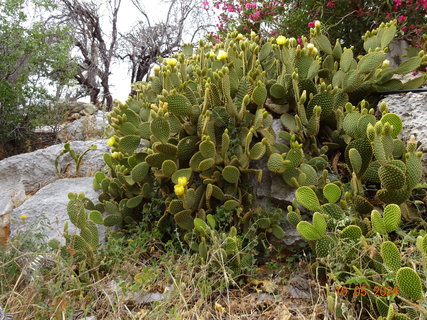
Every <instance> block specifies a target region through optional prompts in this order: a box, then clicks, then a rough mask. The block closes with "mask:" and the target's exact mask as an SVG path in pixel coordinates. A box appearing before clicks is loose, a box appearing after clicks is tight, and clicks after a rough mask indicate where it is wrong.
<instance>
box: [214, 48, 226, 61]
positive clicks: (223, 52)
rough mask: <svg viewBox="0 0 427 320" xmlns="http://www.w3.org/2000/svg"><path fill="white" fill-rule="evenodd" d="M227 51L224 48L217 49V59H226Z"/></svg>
mask: <svg viewBox="0 0 427 320" xmlns="http://www.w3.org/2000/svg"><path fill="white" fill-rule="evenodd" d="M227 56H228V55H227V52H225V51H224V50H219V52H218V55H217V57H216V58H217V59H218V60H225V59H227Z"/></svg>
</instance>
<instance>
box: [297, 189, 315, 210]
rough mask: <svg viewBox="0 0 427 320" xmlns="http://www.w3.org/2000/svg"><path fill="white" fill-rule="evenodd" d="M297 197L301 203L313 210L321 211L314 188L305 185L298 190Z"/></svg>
mask: <svg viewBox="0 0 427 320" xmlns="http://www.w3.org/2000/svg"><path fill="white" fill-rule="evenodd" d="M295 197H296V198H297V201H298V203H299V204H301V205H302V206H303V207H304V208H306V209H308V210H311V211H319V210H320V203H319V199H318V198H317V195H316V193H315V192H314V191H313V189H311V188H309V187H307V186H303V187H300V188H298V189H297V190H296V192H295Z"/></svg>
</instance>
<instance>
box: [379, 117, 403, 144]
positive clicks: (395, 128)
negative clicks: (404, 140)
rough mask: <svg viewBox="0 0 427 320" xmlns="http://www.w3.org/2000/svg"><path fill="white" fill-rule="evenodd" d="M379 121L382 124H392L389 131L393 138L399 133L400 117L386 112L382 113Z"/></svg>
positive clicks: (400, 126)
mask: <svg viewBox="0 0 427 320" xmlns="http://www.w3.org/2000/svg"><path fill="white" fill-rule="evenodd" d="M381 122H382V123H383V124H385V123H389V124H390V125H392V126H393V131H392V133H391V136H392V137H393V138H396V137H397V136H398V135H399V133H400V132H402V119H400V117H399V116H398V115H397V114H395V113H387V114H385V115H383V116H382V118H381Z"/></svg>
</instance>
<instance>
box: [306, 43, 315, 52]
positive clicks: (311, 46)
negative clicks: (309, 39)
mask: <svg viewBox="0 0 427 320" xmlns="http://www.w3.org/2000/svg"><path fill="white" fill-rule="evenodd" d="M307 49H308V50H310V51H311V50H313V49H314V44H312V43H308V44H307Z"/></svg>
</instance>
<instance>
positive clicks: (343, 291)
mask: <svg viewBox="0 0 427 320" xmlns="http://www.w3.org/2000/svg"><path fill="white" fill-rule="evenodd" d="M368 290H369V288H367V287H366V286H356V287H354V288H350V287H346V286H335V293H336V294H337V295H338V296H341V297H346V296H347V295H348V294H349V292H353V296H355V297H358V296H362V297H364V296H366V295H367V294H368ZM372 293H373V295H374V296H375V297H391V296H397V295H399V288H398V287H392V286H374V288H373V291H372Z"/></svg>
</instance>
